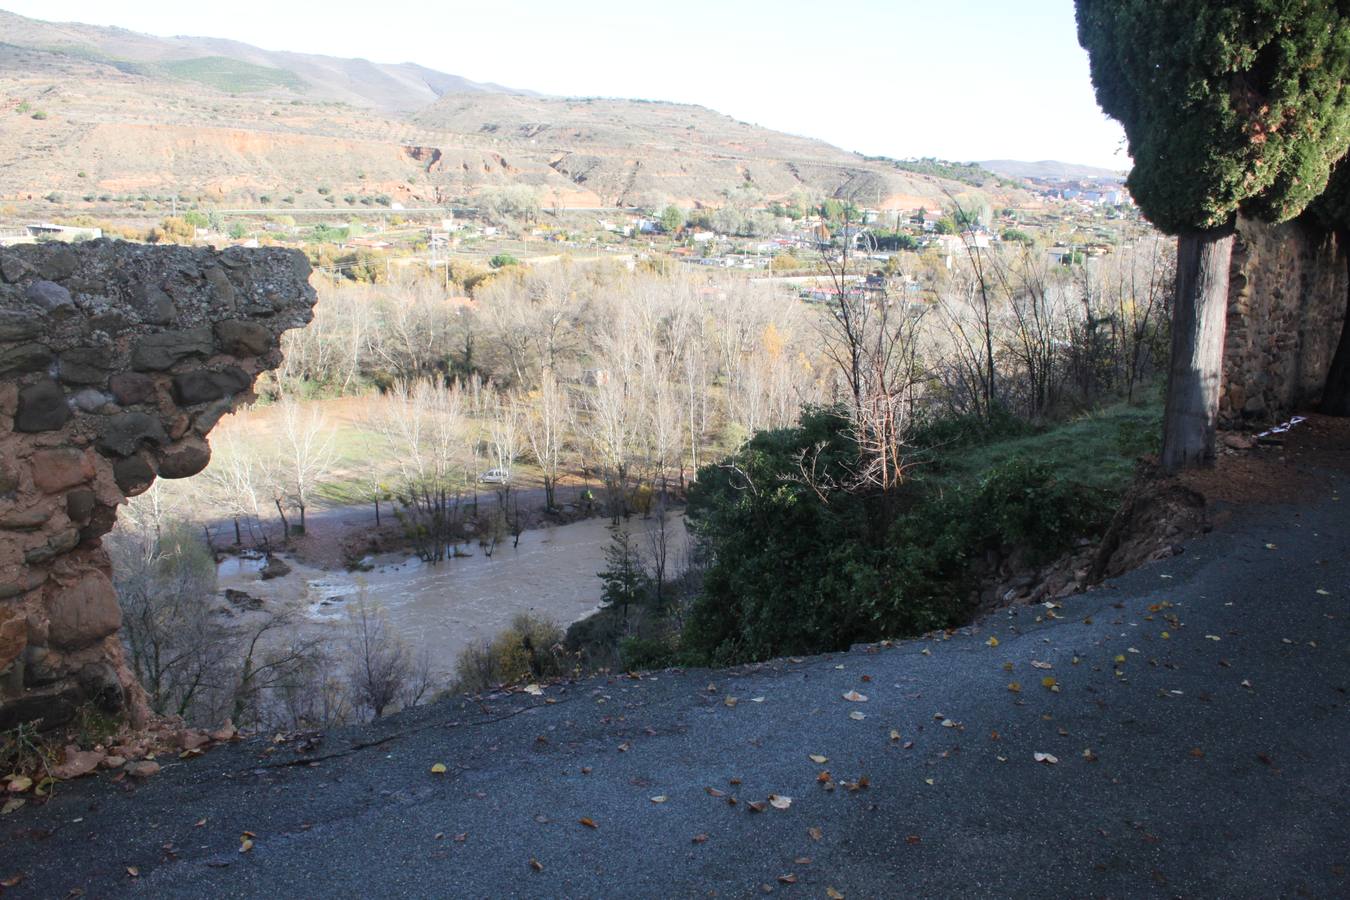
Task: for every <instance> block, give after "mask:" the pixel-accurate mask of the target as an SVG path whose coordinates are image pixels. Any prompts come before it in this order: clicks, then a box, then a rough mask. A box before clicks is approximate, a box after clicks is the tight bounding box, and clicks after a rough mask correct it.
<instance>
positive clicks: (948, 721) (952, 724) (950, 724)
mask: <svg viewBox="0 0 1350 900" xmlns="http://www.w3.org/2000/svg"><path fill="white" fill-rule="evenodd" d="M942 727H943V728H955V727H956V723H955V722H953V721H952V720H951V719H943V720H942Z"/></svg>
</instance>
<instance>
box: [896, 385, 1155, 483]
mask: <svg viewBox="0 0 1350 900" xmlns="http://www.w3.org/2000/svg"><path fill="white" fill-rule="evenodd" d="M1161 432H1162V406H1161V405H1160V404H1158V403H1150V404H1146V405H1132V404H1127V403H1119V404H1116V405H1114V406H1109V407H1106V408H1105V409H1101V410H1098V411H1096V412H1092V413H1088V414H1086V415H1083V416H1081V417H1079V418H1077V419H1073V420H1071V421H1069V422H1065V423H1063V424H1059V425H1055V426H1051V427H1049V428H1046V429H1044V430H1041V431H1037V432H1035V433H1032V434H1028V435H1024V436H1019V437H1011V438H1003V439H996V440H992V441H990V442H988V443H981V444H976V445H974V446H967V447H961V448H956V449H952V450H950V451H947V452H943V453H942V454H941V467H940V468H935V469H931V470H921V472H920V475H919V477H920V478H923V479H924V480H931V481H933V482H935V483H941V482H948V481H958V480H960V481H964V480H969V479H972V478H978V477H979V476H980V475H981V474H982V473H984V472H988V471H990V470H991V469H993V468H995V467H997V466H999V465H1002V464H1004V463H1008V462H1011V461H1013V460H1015V459H1029V460H1036V461H1040V462H1045V463H1048V464H1049V465H1050V466H1051V468H1052V469H1053V470H1054V471H1055V472H1056V473H1057V474H1059V475H1060V476H1061V477H1062V478H1063V479H1064V480H1066V481H1069V482H1071V483H1074V484H1081V485H1084V486H1086V487H1090V488H1098V489H1103V490H1108V491H1112V492H1117V493H1118V492H1121V491H1123V490H1124V489H1125V488H1126V487H1127V486H1128V485H1129V483H1130V480H1131V479H1132V478H1133V477H1134V470H1135V462H1136V460H1137V459H1138V458H1139V457H1140V456H1142V455H1144V454H1147V453H1151V452H1156V451H1157V449H1158V447H1157V443H1158V439H1159V435H1160V434H1161Z"/></svg>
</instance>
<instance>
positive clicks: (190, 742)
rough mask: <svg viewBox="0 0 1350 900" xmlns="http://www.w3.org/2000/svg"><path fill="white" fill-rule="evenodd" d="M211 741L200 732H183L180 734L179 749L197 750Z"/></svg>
mask: <svg viewBox="0 0 1350 900" xmlns="http://www.w3.org/2000/svg"><path fill="white" fill-rule="evenodd" d="M209 740H210V738H208V737H207V736H206V735H204V734H202V733H201V732H200V731H181V732H179V733H178V748H179V749H180V750H196V749H197V748H198V747H201V746H202V745H204V744H206V743H207V742H208V741H209Z"/></svg>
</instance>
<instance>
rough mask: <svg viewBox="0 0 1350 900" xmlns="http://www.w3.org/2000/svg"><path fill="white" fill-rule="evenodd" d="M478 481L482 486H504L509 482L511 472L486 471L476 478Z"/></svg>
mask: <svg viewBox="0 0 1350 900" xmlns="http://www.w3.org/2000/svg"><path fill="white" fill-rule="evenodd" d="M478 480H479V481H481V482H482V483H483V484H506V482H508V481H510V480H511V470H510V469H488V470H487V471H486V472H484V473H483V474H482V475H479V476H478Z"/></svg>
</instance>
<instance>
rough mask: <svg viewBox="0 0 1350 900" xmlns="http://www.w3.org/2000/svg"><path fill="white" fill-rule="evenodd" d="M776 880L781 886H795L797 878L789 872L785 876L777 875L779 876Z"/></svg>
mask: <svg viewBox="0 0 1350 900" xmlns="http://www.w3.org/2000/svg"><path fill="white" fill-rule="evenodd" d="M778 880H779V881H780V882H782V883H783V884H796V883H797V876H796V875H793V874H792V873H791V872H788V873H787V874H785V875H779V876H778Z"/></svg>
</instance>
